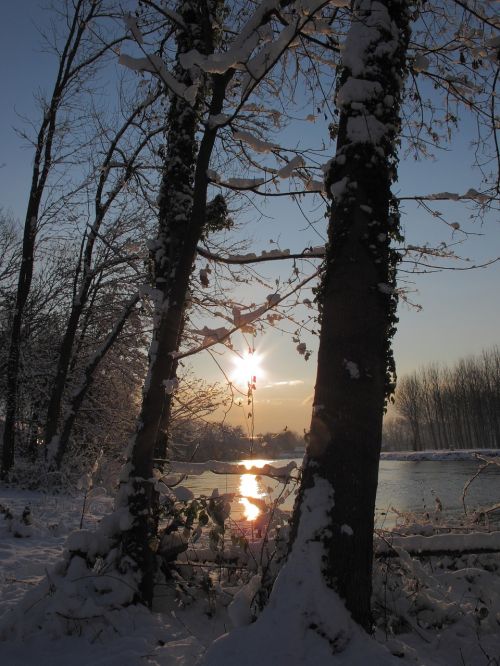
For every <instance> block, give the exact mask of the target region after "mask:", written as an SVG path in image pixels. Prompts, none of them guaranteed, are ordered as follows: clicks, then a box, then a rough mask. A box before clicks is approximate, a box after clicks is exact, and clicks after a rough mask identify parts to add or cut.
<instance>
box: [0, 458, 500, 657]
mask: <svg viewBox="0 0 500 666" xmlns="http://www.w3.org/2000/svg"><path fill="white" fill-rule="evenodd" d="M438 453H441V452H438ZM458 453H462V452H458ZM469 453H470V454H471V455H472V452H469ZM497 454H498V451H497ZM182 465H184V467H182ZM201 465H202V466H203V467H206V468H211V467H216V466H217V465H215V463H213V462H212V463H202V464H201ZM220 465H222V467H218V469H219V470H221V469H226V470H227V469H228V468H229V467H230V466H231V465H232V464H231V463H220ZM174 467H177V468H178V470H180V471H182V473H186V472H189V473H198V472H200V467H199V466H198V464H195V465H193V464H192V463H174ZM240 467H242V466H240ZM270 467H271V466H270ZM272 467H275V468H277V469H279V470H281V472H282V473H283V474H284V473H285V470H286V466H284V465H280V464H279V463H278V464H275V465H273V466H272ZM241 471H244V473H248V471H249V470H248V469H247V466H244V470H241ZM263 471H264V472H265V471H266V470H263V468H260V467H258V468H256V469H255V470H254V472H255V473H260V474H262V473H263ZM273 473H274V474H275V473H276V469H275V470H274V472H273ZM173 490H174V491H175V492H176V494H177V495H178V499H180V500H181V501H185V500H186V499H187V498H188V497H189V491H188V492H187V493H186V492H185V491H184V489H181V488H180V487H178V488H175V489H173ZM333 501H334V496H333V493H332V490H331V488H330V487H329V485H328V484H327V483H326V482H325V481H322V480H321V479H317V481H316V485H315V487H314V488H312V489H310V490H308V491H307V492H306V497H305V508H304V519H303V520H302V521H301V524H300V527H299V533H298V537H297V540H296V543H295V546H294V548H293V550H292V554H291V557H290V559H289V561H288V563H287V564H286V566H285V567H284V568H282V570H281V572H280V573H279V576H278V579H277V582H276V585H275V587H274V590H273V592H272V594H271V599H270V602H269V604H268V606H267V607H266V608H265V610H264V611H263V612H262V613H261V614H260V615H259V616H258V617H257V621H256V622H254V623H253V624H249V622H252V621H253V619H254V616H255V613H256V607H255V603H253V602H254V597H255V593H256V591H257V588H258V585H259V582H260V580H261V578H260V577H261V574H262V572H261V571H260V570H258V569H254V570H253V572H251V573H250V575H249V577H248V579H247V580H246V581H245V582H244V584H243V583H234V582H233V583H231V584H232V585H233V587H227V586H224V585H221V584H220V583H218V582H217V583H214V587H213V589H212V591H211V593H210V594H211V595H212V597H211V598H216V599H217V602H216V605H215V606H214V605H213V604H214V602H213V601H210V602H208V601H207V597H206V595H205V593H203V592H202V593H201V595H200V599H199V600H198V601H193V602H191V605H189V604H188V605H184V604H180V603H179V600H177V601H176V600H175V595H174V594H173V593H172V594H170V596H169V595H168V594H167V593H166V592H165V591H164V590H167V591H168V589H169V588H168V587H167V588H162V587H160V588H159V592H158V598H157V600H156V602H155V607H154V612H152V613H150V612H149V611H147V610H146V609H145V608H143V607H140V606H129V607H127V608H123V609H120V608H116V609H115V610H113V611H112V612H110V613H108V614H107V621H106V623H103V622H102V618H99V617H98V613H99V612H100V611H99V610H98V609H99V607H98V605H97V604H98V602H99V596H97V597H92V598H91V599H90V600H87V601H85V602H80V603H79V605H77V606H75V607H74V608H73V609H72V610H71V609H68V608H67V606H66V607H65V608H60V610H59V612H60V613H61V614H62V615H68V616H70V615H71V614H73V616H74V617H86V618H87V619H86V620H84V621H77V620H71V621H68V620H66V619H65V618H63V617H59V618H58V616H57V614H54V615H53V616H52V619H51V620H50V621H48V618H47V616H46V609H47V608H48V607H49V608H50V607H51V608H54V606H53V604H54V599H53V598H52V597H51V596H50V595H51V588H50V585H48V584H47V582H46V573H47V574H48V575H49V578H50V580H57V571H58V566H59V563H60V561H61V557H62V556H63V550H64V548H65V547H66V548H69V547H71V548H78V547H79V546H82V545H83V546H84V547H85V548H88V546H89V544H90V542H91V541H92V538H94V537H92V536H91V535H92V534H95V527H96V525H97V523H98V521H99V520H101V519H102V518H103V517H105V516H107V515H108V514H109V511H110V510H111V508H112V503H113V498H112V497H111V496H110V495H107V494H105V493H104V492H103V491H99V492H96V493H95V495H94V497H93V498H91V500H90V501H89V504H88V506H87V510H86V513H85V515H84V528H85V529H84V531H83V532H76V533H75V532H73V536H71V537H70V539H69V541H66V535H67V534H68V533H71V532H72V530H74V529H75V528H77V527H78V525H79V523H80V519H81V513H82V507H83V497H82V496H81V495H75V496H69V495H57V496H50V495H44V494H41V493H37V492H32V491H25V490H17V489H14V488H7V487H5V486H0V504H1V505H2V506H4V507H9V509H10V510H11V512H12V514H13V517H14V519H15V521H16V524H19V523H20V522H21V519H20V516H21V514H22V512H23V511H24V509H25V507H26V506H29V507H30V509H31V516H32V520H31V525H30V526H29V529H26V530H25V531H24V536H15V529H14V530H13V529H12V525H11V523H10V521H9V520H5V518H3V517H2V516H0V584H1V587H2V592H1V596H0V599H1V602H0V654H1V663H2V664H5V665H6V666H68V664H71V666H88V665H89V664H93V665H97V666H140V665H141V664H151V665H152V666H194V665H195V664H198V663H200V664H203V665H204V666H213V665H215V664H216V665H217V666H234V665H235V664H238V666H240V665H241V666H271V665H272V666H309V665H311V666H312V665H313V664H314V666H316V665H317V664H332V666H334V665H335V664H339V665H340V664H342V665H344V666H356V665H358V666H365V665H366V664H376V665H377V666H384V665H385V664H400V665H401V666H405V665H407V666H410V665H412V666H415V665H419V666H463V664H464V663H465V664H467V666H484V665H485V664H486V663H487V660H486V659H485V655H484V653H483V650H484V651H485V652H486V653H487V654H489V655H490V656H491V658H493V659H498V655H499V654H500V637H499V635H498V618H500V573H499V572H500V556H499V554H498V553H487V554H481V555H475V554H469V555H464V556H462V557H457V556H453V557H452V556H450V555H447V554H444V555H443V553H446V552H448V551H454V550H459V549H479V548H485V549H486V548H500V532H492V533H487V532H484V531H483V532H481V531H478V529H477V527H476V529H475V530H473V531H471V532H469V533H463V534H457V533H455V532H451V531H450V532H448V533H432V531H431V533H429V535H428V536H426V535H423V534H408V535H404V536H401V535H399V534H394V533H390V532H384V534H383V536H381V537H377V538H376V540H375V546H376V551H377V559H376V561H375V575H374V608H375V609H376V618H377V625H378V627H379V628H378V629H377V631H376V635H375V638H370V637H368V636H367V635H366V634H364V633H363V632H361V631H360V630H359V629H358V628H357V627H356V626H355V625H354V624H353V622H352V620H351V619H350V617H349V615H348V614H347V613H346V611H345V609H344V607H343V604H342V602H341V601H340V599H339V598H338V597H337V596H336V594H335V592H333V591H332V590H330V589H328V588H326V587H325V585H324V583H323V580H322V578H321V557H322V545H321V543H320V541H318V540H317V537H318V535H320V534H321V531H322V530H323V529H324V525H325V522H326V521H327V517H328V510H329V508H330V507H331V505H332V502H333ZM122 518H124V519H125V520H126V516H125V514H124V515H123V516H122ZM120 520H121V518H120ZM108 521H109V519H108ZM105 522H106V521H105ZM25 527H26V525H25ZM110 529H111V528H110ZM342 531H343V533H344V534H346V535H349V534H350V533H351V532H352V528H351V527H350V526H349V525H343V526H342ZM174 534H175V533H174ZM426 534H427V532H426ZM168 536H169V537H170V535H168ZM173 538H174V539H177V544H179V543H180V542H179V539H182V535H181V534H180V533H177V534H176V535H175V537H173ZM261 543H262V541H260V542H259V541H255V542H252V541H250V543H249V544H248V552H249V553H252V555H251V556H250V555H249V556H248V559H249V561H250V560H251V557H255V558H257V557H258V554H259V553H260V552H261V548H262V546H261ZM163 545H165V543H164V544H163ZM181 545H182V544H181ZM99 547H100V546H99V542H98V541H96V542H95V549H98V548H99ZM196 548H198V550H196ZM418 550H422V551H425V552H426V553H429V552H432V551H433V552H435V553H437V554H436V555H434V556H432V557H429V556H427V557H426V558H424V559H422V558H416V557H412V556H410V554H409V553H408V551H410V552H411V553H413V552H416V551H418ZM394 551H397V556H394ZM239 552H240V553H241V552H242V551H241V550H240V551H239ZM196 553H198V554H196ZM237 553H238V550H237V549H235V548H234V547H228V548H227V551H225V552H224V556H225V558H227V559H225V561H227V562H228V563H230V562H231V561H232V559H231V558H234V557H235V556H237ZM204 557H206V558H207V561H210V558H212V560H211V561H213V562H215V554H214V552H213V551H211V550H210V549H209V548H208V547H206V545H203V543H202V544H201V545H200V546H199V547H198V545H197V544H196V545H195V546H194V545H193V546H190V549H189V551H186V552H185V553H181V554H180V555H179V559H180V560H182V561H184V562H186V569H188V565H189V563H190V562H193V561H199V562H201V561H203V558H204ZM75 562H76V564H75V566H74V570H73V572H72V575H71V579H69V578H67V579H66V586H67V589H68V590H69V591H71V588H72V587H73V586H76V585H78V578H79V576H80V572H81V571H82V569H81V566H80V565H79V564H78V559H76V560H75ZM228 566H230V564H229V565H228ZM219 570H220V565H217V571H219ZM240 571H242V570H240ZM87 575H88V573H87ZM306 581H307V582H306ZM112 582H113V581H112V580H106V579H105V578H104V577H103V578H102V579H101V580H100V581H99V584H98V585H97V586H96V588H97V589H98V588H99V585H100V589H101V590H102V594H103V596H107V595H108V594H109V592H107V593H106V591H107V590H109V588H110V583H112ZM177 583H181V584H182V582H181V580H180V579H179V581H177ZM103 585H104V586H103ZM235 585H236V586H235ZM119 591H120V587H116V588H114V592H113V594H114V597H115V599H116V600H118V599H119ZM26 592H28V593H29V594H28V596H26V597H24V595H25V593H26ZM23 597H24V598H23ZM49 604H52V605H49ZM306 608H307V609H309V612H308V614H305V613H304V609H306ZM208 611H210V612H208ZM93 616H95V617H93ZM13 618H15V622H14V623H13V622H12V619H13ZM37 621H38V622H40V625H42V626H43V631H37V629H36V622H37ZM231 625H232V626H234V627H235V628H234V629H233V630H232V631H231V632H230V633H229V634H224V632H226V631H227V630H228V628H229V627H230V626H231ZM313 625H316V626H317V627H318V628H319V631H318V630H315V629H313V628H312V627H313ZM64 627H65V630H66V634H64V635H61V628H64ZM323 633H324V634H325V635H327V636H328V637H329V638H330V639H331V640H332V644H333V645H335V649H336V650H337V652H335V653H334V654H333V655H332V654H331V651H330V650H331V648H330V643H329V642H328V641H327V640H325V638H324V637H322V634H323ZM222 634H224V636H223V637H222V638H220V639H219V640H215V639H218V637H220V636H221V635H222ZM214 640H215V643H214V644H213V647H211V648H210V650H209V651H208V653H206V650H207V648H208V647H209V646H210V645H211V644H212V642H213V641H214ZM381 643H382V645H381ZM204 655H205V656H204ZM396 655H397V656H396ZM491 663H494V662H491Z"/></svg>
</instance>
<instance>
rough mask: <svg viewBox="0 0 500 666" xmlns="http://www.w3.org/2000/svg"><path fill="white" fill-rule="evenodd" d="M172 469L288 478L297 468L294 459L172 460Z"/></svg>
mask: <svg viewBox="0 0 500 666" xmlns="http://www.w3.org/2000/svg"><path fill="white" fill-rule="evenodd" d="M169 466H170V471H171V472H172V473H174V474H193V475H199V474H203V473H204V472H215V473H216V474H259V475H261V476H272V477H275V478H280V477H282V478H288V477H289V476H290V474H291V472H292V471H293V470H294V469H296V468H297V464H296V463H295V462H293V461H291V462H289V463H286V464H285V463H284V464H282V465H279V464H273V465H271V464H268V463H266V464H264V465H261V466H260V465H256V466H255V467H254V466H252V465H250V466H249V465H245V464H240V463H231V462H223V461H220V460H208V461H207V462H202V463H193V462H182V461H180V460H172V461H171V462H170V465H169Z"/></svg>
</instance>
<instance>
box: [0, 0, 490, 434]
mask: <svg viewBox="0 0 500 666" xmlns="http://www.w3.org/2000/svg"><path fill="white" fill-rule="evenodd" d="M44 21H46V13H45V12H43V11H41V10H40V9H39V8H38V3H37V2H36V1H35V0H21V1H20V2H18V3H14V2H11V1H9V2H5V3H4V4H3V7H2V22H1V23H0V49H1V53H0V78H1V89H2V102H1V106H0V147H1V148H0V164H1V165H2V169H1V170H0V174H1V178H0V205H1V206H3V208H4V209H8V210H11V211H12V212H13V213H14V215H15V216H16V217H18V218H19V219H20V220H22V218H23V215H24V212H25V201H26V194H27V191H28V188H29V177H30V166H31V159H32V151H31V150H30V149H29V148H26V147H24V146H23V142H22V140H21V139H20V138H19V137H18V136H17V135H16V134H15V132H14V131H13V129H12V128H13V126H17V127H23V123H22V121H21V119H20V118H19V116H18V115H17V114H21V115H26V116H28V117H31V118H35V117H36V106H35V105H34V103H33V94H34V92H36V90H37V89H39V88H41V89H47V88H49V87H50V85H51V82H52V79H53V75H54V70H53V68H52V66H51V65H52V62H53V61H52V60H51V58H50V57H49V56H48V55H47V54H44V53H41V52H40V39H39V36H38V33H37V30H36V28H35V24H37V23H40V22H42V23H43V22H44ZM300 127H301V130H300V132H299V134H300V136H299V135H298V138H297V142H299V140H303V141H308V142H314V141H316V140H317V139H318V137H319V136H320V134H321V133H322V132H323V131H324V128H323V127H322V126H321V125H318V126H314V125H311V124H310V123H303V124H302V125H301V126H300ZM292 136H293V135H292V134H290V138H291V137H292ZM471 138H472V125H471V124H469V123H467V122H465V123H464V124H463V126H462V128H461V131H460V132H459V133H458V135H457V138H456V141H455V142H454V147H453V150H450V151H441V153H440V154H439V155H438V158H439V159H437V160H436V161H435V162H432V161H426V162H414V161H413V160H412V159H411V158H410V159H403V160H402V161H401V164H400V179H399V183H398V185H397V188H396V191H398V192H400V193H401V194H416V193H420V194H423V193H430V192H436V191H445V190H447V191H452V192H459V193H463V192H465V191H466V190H467V189H468V188H469V187H478V185H479V178H478V176H477V174H475V173H474V172H473V171H472V170H471V168H470V166H469V164H470V162H471V155H470V150H469V143H470V140H471ZM438 208H439V210H441V211H442V212H446V214H447V215H448V216H449V219H450V221H457V222H459V223H460V224H461V226H462V227H464V228H468V229H470V230H472V231H473V232H474V233H479V234H481V235H478V236H471V237H470V238H469V239H468V240H467V241H466V242H464V244H463V245H462V246H461V247H460V249H459V254H461V255H462V256H467V257H470V258H471V260H472V263H480V262H483V261H486V260H488V259H490V258H493V257H495V256H498V255H500V225H499V224H498V220H496V219H491V218H490V219H488V220H487V221H486V223H485V224H484V226H482V227H478V226H470V225H468V220H467V215H468V212H467V210H466V209H465V207H464V206H463V205H459V204H447V205H440V206H439V207H438ZM265 210H266V212H268V213H269V214H270V215H271V216H272V217H273V218H274V219H273V220H269V219H263V220H260V221H259V220H255V221H253V222H252V220H251V216H248V221H249V224H248V226H247V228H246V231H245V234H247V233H248V234H249V235H250V237H252V239H253V241H252V244H253V246H254V248H255V251H256V252H260V251H261V250H268V249H270V247H273V246H270V245H269V239H271V238H272V239H273V240H278V241H279V243H280V245H281V247H282V248H290V249H291V250H292V251H297V250H301V249H302V248H303V247H306V246H308V245H318V244H321V239H320V237H319V235H318V234H317V233H316V232H314V231H312V230H311V229H307V230H305V231H304V228H305V223H304V220H303V218H302V217H301V215H300V213H299V212H298V211H297V209H296V208H295V207H294V206H291V205H286V204H285V203H284V202H283V201H282V200H280V201H279V202H276V201H273V202H272V203H271V204H268V205H267V206H266V209H265ZM403 213H404V215H403V226H404V229H405V232H406V236H407V239H408V241H409V242H411V243H414V244H418V243H423V242H425V241H426V240H427V241H429V242H431V243H437V242H439V241H441V240H444V241H449V240H450V239H451V238H452V235H451V233H450V230H449V229H448V228H446V227H444V226H443V225H442V224H441V223H439V221H438V220H437V219H436V218H430V217H429V216H428V215H426V214H424V213H422V212H421V211H419V210H417V208H416V206H415V205H413V204H410V203H408V204H405V205H404V210H403ZM323 231H324V229H323V230H322V229H319V232H320V233H322V232H323ZM459 238H460V234H457V233H455V236H453V239H454V240H458V239H459ZM280 271H281V272H283V267H282V265H280V267H279V269H278V268H269V269H265V270H264V271H263V272H264V273H267V274H269V275H270V276H274V275H275V274H277V273H278V272H280ZM412 280H413V282H414V285H413V288H414V289H415V290H416V293H414V294H412V299H413V300H414V301H415V302H417V303H418V304H419V305H421V306H422V310H421V311H417V310H415V309H412V308H408V307H407V306H405V305H402V306H401V307H400V324H399V330H398V333H397V336H396V339H395V343H394V347H395V354H396V360H397V364H398V372H399V374H400V375H401V374H404V373H405V372H408V371H411V370H413V369H415V368H417V367H418V366H420V365H423V364H426V363H428V362H431V361H433V362H447V363H452V362H453V361H455V360H456V359H458V358H460V357H463V356H467V355H470V354H477V353H480V352H481V350H482V349H483V348H487V347H489V346H492V345H493V344H496V343H498V342H499V333H500V307H499V297H498V291H499V290H498V287H499V285H500V264H499V263H497V264H495V265H494V266H491V267H489V268H488V269H484V270H475V271H463V272H459V271H445V272H442V273H434V274H431V275H420V276H413V278H412ZM266 294H267V292H266V293H265V290H264V289H263V288H260V287H256V288H255V291H254V295H253V296H252V298H253V299H254V300H255V301H256V302H259V301H260V302H262V300H264V299H265V296H266ZM306 341H307V342H308V344H311V345H312V344H313V343H314V338H312V336H311V338H307V340H306ZM235 342H237V341H236V340H235ZM242 346H244V343H243V342H242ZM256 346H257V347H259V348H260V349H261V351H262V353H263V354H265V356H266V358H265V360H264V366H265V368H266V377H265V378H262V383H261V384H260V385H259V389H258V391H257V393H256V399H257V409H256V419H257V424H256V425H257V430H263V429H267V428H273V429H279V428H280V427H284V426H285V425H288V426H289V427H291V428H294V429H297V430H302V428H303V427H307V425H308V421H309V413H310V405H309V403H308V398H309V397H310V396H311V394H312V391H313V386H314V374H315V362H316V361H315V356H314V355H313V357H312V358H311V359H310V360H309V361H308V362H305V361H304V359H303V357H301V356H299V355H298V354H297V353H296V351H295V345H294V344H293V343H292V341H291V340H290V339H289V338H287V337H284V336H281V335H279V334H277V333H276V332H270V333H269V334H267V335H266V336H264V337H259V338H258V339H257V340H256ZM194 365H195V369H196V370H197V371H199V372H200V373H202V374H204V375H206V376H207V378H209V379H211V380H215V379H220V374H218V371H217V369H216V366H215V364H214V363H213V362H212V361H211V360H210V359H208V358H207V356H206V354H205V356H203V357H200V358H198V359H197V360H196V361H195V364H194ZM226 365H227V367H229V366H230V362H229V361H227V362H226ZM283 382H289V383H288V384H286V383H285V384H284V383H283ZM277 383H279V386H273V385H275V384H277ZM265 386H267V387H268V388H265ZM271 386H273V388H272V389H271ZM238 418H240V417H235V419H236V420H237V419H238ZM241 422H243V420H242V421H241Z"/></svg>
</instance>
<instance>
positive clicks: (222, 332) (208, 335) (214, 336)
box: [170, 269, 320, 359]
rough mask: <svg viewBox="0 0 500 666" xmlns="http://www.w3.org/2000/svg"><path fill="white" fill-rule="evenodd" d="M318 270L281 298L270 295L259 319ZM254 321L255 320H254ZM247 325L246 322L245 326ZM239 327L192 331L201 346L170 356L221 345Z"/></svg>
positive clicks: (185, 354) (173, 354) (181, 356)
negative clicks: (197, 336) (201, 341)
mask: <svg viewBox="0 0 500 666" xmlns="http://www.w3.org/2000/svg"><path fill="white" fill-rule="evenodd" d="M319 272H320V269H318V270H317V271H315V272H314V273H313V274H312V275H309V277H307V278H305V279H304V280H302V281H301V282H299V284H297V285H295V287H294V288H293V289H291V290H290V291H289V292H288V293H286V294H285V295H284V296H281V295H280V294H272V295H270V296H268V297H267V305H266V306H263V310H262V312H261V314H259V317H260V316H261V315H262V314H264V313H265V312H267V311H268V310H272V309H273V308H275V307H276V306H277V305H279V304H280V303H282V302H283V301H284V300H285V299H286V298H288V297H289V296H292V295H293V294H295V293H296V292H297V291H299V290H300V289H302V287H304V286H305V285H306V284H307V283H308V282H311V280H314V278H316V277H317V276H318V275H319ZM254 321H255V319H254ZM245 325H248V322H247V323H246V324H245ZM240 328H241V327H240V326H235V327H234V328H233V329H231V330H230V331H228V330H227V329H225V328H218V329H210V328H208V327H207V326H205V327H204V328H203V329H201V331H192V332H194V333H198V334H201V335H204V340H203V343H202V344H201V346H199V347H194V348H193V349H190V350H188V351H186V352H170V353H171V354H172V356H174V357H175V358H176V359H182V358H187V357H188V356H193V355H194V354H197V353H198V352H200V351H203V350H204V349H208V348H209V347H213V345H215V344H218V343H223V342H225V341H226V340H229V338H230V337H231V335H232V334H233V333H236V331H239V330H240Z"/></svg>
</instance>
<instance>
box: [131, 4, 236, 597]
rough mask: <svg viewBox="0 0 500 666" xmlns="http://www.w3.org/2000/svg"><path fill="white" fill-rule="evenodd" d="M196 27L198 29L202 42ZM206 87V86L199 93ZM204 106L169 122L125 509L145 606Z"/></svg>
mask: <svg viewBox="0 0 500 666" xmlns="http://www.w3.org/2000/svg"><path fill="white" fill-rule="evenodd" d="M217 2H218V0H215V2H203V3H199V2H197V3H189V2H184V3H181V6H180V11H182V13H183V14H182V15H183V19H184V22H185V24H186V25H188V26H189V27H190V30H189V29H188V30H182V29H181V30H179V34H178V53H179V54H181V53H184V52H187V51H189V50H190V49H192V48H196V49H198V50H199V51H201V52H204V53H210V52H212V51H213V43H212V39H213V35H212V30H213V29H212V22H211V16H210V14H211V12H210V9H215V6H216V4H217ZM194 26H198V29H197V31H196V32H197V33H198V34H197V35H196V34H194V32H195V30H194V29H193V28H194ZM229 76H230V74H229V75H219V76H214V77H213V91H212V102H211V107H210V114H211V115H216V114H218V113H220V112H221V110H222V105H223V101H224V94H225V87H226V82H227V80H228V77H229ZM177 79H178V80H181V81H182V82H183V83H184V84H185V85H188V86H189V85H191V83H192V81H191V79H190V73H189V72H188V71H186V70H184V69H183V68H179V69H178V72H177ZM201 87H202V86H201ZM198 104H199V99H198V102H197V103H196V104H195V105H193V106H191V105H190V104H189V103H188V102H186V101H185V100H184V99H182V98H180V97H174V98H173V99H172V102H171V107H170V110H169V120H168V127H169V129H168V135H167V151H166V157H165V170H164V175H163V180H162V186H161V191H160V198H161V201H160V214H159V235H158V239H157V242H156V245H155V248H154V251H153V252H154V254H153V261H154V269H155V276H154V277H155V294H156V304H155V306H156V307H155V315H154V331H153V341H152V343H151V348H150V364H149V372H148V376H147V378H146V382H145V386H144V392H143V401H142V407H141V412H140V415H139V420H138V425H137V429H136V433H135V436H134V439H133V443H132V449H131V457H130V463H131V470H130V475H129V483H128V487H127V488H126V489H125V492H126V497H125V498H124V501H125V502H126V504H127V506H128V508H129V511H130V513H131V515H132V516H134V517H135V520H134V525H133V527H132V528H131V529H130V530H129V531H128V532H126V533H124V535H123V543H124V550H125V551H126V552H127V554H128V555H130V556H131V557H132V559H133V560H134V562H135V563H136V565H137V568H138V571H140V585H139V591H140V595H141V600H142V601H143V602H145V603H147V604H151V602H152V597H153V582H154V571H155V556H154V552H153V550H152V548H151V541H152V539H153V538H154V537H155V536H156V522H157V517H156V516H155V515H154V511H153V508H154V506H155V494H154V488H153V483H152V478H153V466H154V465H153V463H154V454H155V445H156V442H157V439H158V436H159V432H160V427H161V425H162V424H164V423H165V422H168V419H169V410H170V403H171V401H170V400H166V392H165V381H168V380H173V379H175V372H176V368H177V360H176V352H177V350H178V348H179V343H180V336H181V333H182V326H183V320H184V309H185V304H186V295H187V293H188V287H189V280H190V277H191V272H192V268H193V264H194V261H195V258H196V248H197V245H198V242H199V240H200V237H201V233H202V230H203V227H204V224H205V211H206V200H207V187H208V177H207V169H208V167H209V162H210V156H211V153H212V148H213V145H214V141H215V137H216V134H217V128H213V129H210V128H207V129H206V130H205V132H204V135H203V139H202V141H201V144H200V149H199V151H198V154H197V150H196V149H197V143H196V132H197V130H198V109H197V107H198Z"/></svg>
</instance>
